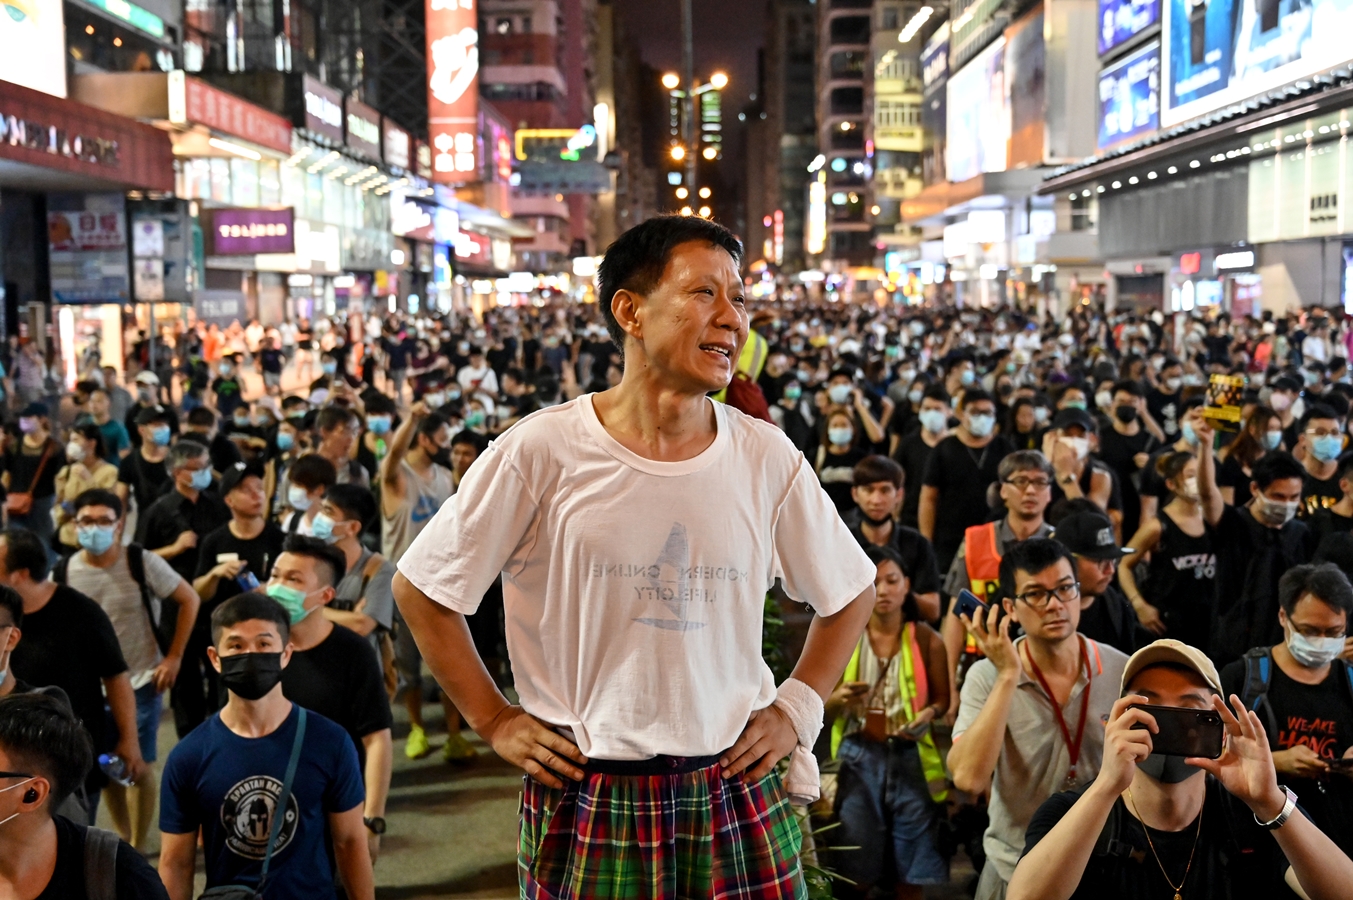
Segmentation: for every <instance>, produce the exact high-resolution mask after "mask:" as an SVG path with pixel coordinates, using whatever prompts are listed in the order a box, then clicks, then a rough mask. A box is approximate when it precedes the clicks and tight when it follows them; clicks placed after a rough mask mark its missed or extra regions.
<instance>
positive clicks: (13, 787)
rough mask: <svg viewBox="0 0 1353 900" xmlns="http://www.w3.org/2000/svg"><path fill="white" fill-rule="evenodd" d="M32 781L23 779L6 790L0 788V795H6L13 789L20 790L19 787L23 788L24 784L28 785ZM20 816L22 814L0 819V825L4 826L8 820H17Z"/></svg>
mask: <svg viewBox="0 0 1353 900" xmlns="http://www.w3.org/2000/svg"><path fill="white" fill-rule="evenodd" d="M32 780H33V779H32V778H25V779H24V780H23V781H20V782H19V783H18V784H11V785H10V786H9V787H7V788H0V794H3V793H6V792H7V791H12V790H14V789H15V788H21V787H23V786H24V785H25V784H28V782H30V781H32ZM20 815H22V813H15V814H14V815H12V816H6V817H5V818H3V819H0V825H3V824H5V823H6V822H8V821H9V820H10V819H17V818H18V817H19V816H20Z"/></svg>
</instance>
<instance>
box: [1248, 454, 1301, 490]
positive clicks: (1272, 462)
mask: <svg viewBox="0 0 1353 900" xmlns="http://www.w3.org/2000/svg"><path fill="white" fill-rule="evenodd" d="M1250 471H1251V474H1250V479H1251V480H1252V481H1254V483H1255V484H1257V485H1259V489H1260V490H1261V491H1262V490H1266V489H1267V488H1268V486H1269V485H1270V484H1272V483H1273V482H1275V481H1280V480H1282V479H1285V478H1295V479H1297V480H1298V481H1301V480H1302V479H1303V478H1304V476H1305V475H1306V469H1305V468H1304V467H1303V466H1302V464H1301V463H1299V462H1297V460H1296V457H1294V456H1292V454H1290V453H1285V452H1281V451H1274V452H1272V453H1265V454H1264V455H1263V456H1262V457H1260V458H1259V461H1258V462H1257V463H1255V464H1254V468H1253V469H1251V470H1250Z"/></svg>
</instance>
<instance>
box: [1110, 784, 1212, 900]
mask: <svg viewBox="0 0 1353 900" xmlns="http://www.w3.org/2000/svg"><path fill="white" fill-rule="evenodd" d="M1127 795H1128V800H1129V801H1131V802H1132V814H1133V815H1134V816H1136V817H1137V821H1138V822H1141V823H1142V833H1143V834H1145V835H1146V846H1148V847H1150V848H1151V855H1152V856H1154V857H1155V858H1156V865H1158V866H1160V874H1161V877H1163V878H1164V879H1165V883H1166V884H1168V885H1169V886H1170V889H1171V890H1172V891H1174V900H1183V897H1181V896H1180V894H1179V892H1180V891H1182V890H1183V889H1184V883H1185V882H1186V881H1188V880H1189V870H1190V869H1192V868H1193V854H1195V853H1197V852H1198V839H1199V838H1200V837H1202V834H1203V808H1202V807H1199V808H1198V830H1197V831H1196V832H1194V835H1193V849H1192V850H1190V851H1189V864H1188V865H1187V866H1185V867H1184V877H1183V878H1181V879H1179V884H1178V885H1176V884H1175V883H1174V882H1173V881H1171V880H1170V874H1169V873H1168V872H1166V871H1165V864H1164V863H1163V862H1161V861H1160V854H1159V853H1157V852H1156V845H1155V844H1153V843H1151V829H1150V828H1148V827H1147V825H1146V820H1145V819H1143V818H1142V814H1141V813H1140V812H1138V810H1137V800H1136V799H1135V798H1134V797H1133V796H1132V788H1128V789H1127ZM1203 806H1207V796H1206V794H1204V796H1203Z"/></svg>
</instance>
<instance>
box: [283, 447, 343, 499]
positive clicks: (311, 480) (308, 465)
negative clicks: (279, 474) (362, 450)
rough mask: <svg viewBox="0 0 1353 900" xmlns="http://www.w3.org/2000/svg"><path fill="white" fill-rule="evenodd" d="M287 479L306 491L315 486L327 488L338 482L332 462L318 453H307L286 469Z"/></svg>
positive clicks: (336, 472)
mask: <svg viewBox="0 0 1353 900" xmlns="http://www.w3.org/2000/svg"><path fill="white" fill-rule="evenodd" d="M287 480H288V481H290V482H291V483H292V484H297V485H300V486H301V487H303V488H305V489H306V490H307V491H313V490H314V489H315V488H317V487H323V488H326V489H327V488H331V487H333V486H334V485H335V484H338V470H337V469H335V468H334V464H333V463H331V462H329V460H327V459H325V458H324V457H322V456H320V455H319V454H318V453H307V454H306V455H305V456H302V457H300V458H299V459H297V460H296V461H295V462H294V463H292V464H291V468H290V469H287Z"/></svg>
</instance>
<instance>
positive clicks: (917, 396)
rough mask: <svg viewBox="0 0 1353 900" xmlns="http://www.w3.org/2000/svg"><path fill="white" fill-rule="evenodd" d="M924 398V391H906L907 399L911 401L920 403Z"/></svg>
mask: <svg viewBox="0 0 1353 900" xmlns="http://www.w3.org/2000/svg"><path fill="white" fill-rule="evenodd" d="M924 399H925V391H908V392H907V400H908V401H910V402H911V403H913V404H914V403H920V402H921V401H922V400H924Z"/></svg>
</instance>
